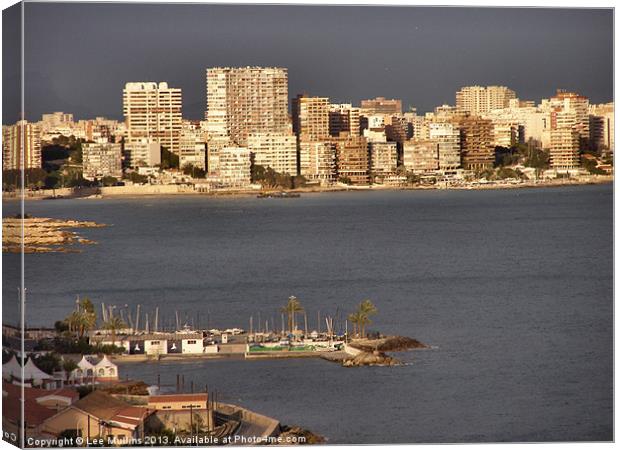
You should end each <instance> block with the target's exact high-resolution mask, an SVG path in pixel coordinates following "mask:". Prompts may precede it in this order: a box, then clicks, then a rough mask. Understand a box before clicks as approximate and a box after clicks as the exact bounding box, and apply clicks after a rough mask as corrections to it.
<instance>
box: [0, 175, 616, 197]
mask: <svg viewBox="0 0 620 450" xmlns="http://www.w3.org/2000/svg"><path fill="white" fill-rule="evenodd" d="M613 182H614V176H613V175H593V176H590V177H588V178H582V179H554V180H546V181H526V182H523V183H496V182H489V183H468V184H452V185H445V184H438V185H416V186H386V185H378V184H375V185H369V186H335V187H311V188H297V189H272V190H269V191H267V190H257V189H248V190H222V191H212V192H199V191H195V190H193V189H191V190H190V189H189V188H188V187H187V186H180V185H145V186H110V187H103V188H83V189H81V190H79V192H75V191H73V190H71V189H70V188H63V189H56V190H55V191H51V190H42V191H31V192H27V195H26V197H25V200H27V201H38V200H47V199H50V197H52V196H54V195H55V196H57V198H51V199H53V200H56V199H58V200H60V199H80V200H101V199H115V198H124V199H131V198H143V197H172V196H173V197H178V196H192V197H197V196H204V197H252V196H256V195H258V194H259V193H261V192H279V191H286V192H291V193H299V194H327V193H334V192H369V191H428V190H446V191H450V190H454V191H462V190H467V191H476V190H497V189H532V188H558V187H566V186H586V185H599V184H608V183H612V184H613ZM2 200H3V201H7V202H9V201H20V200H21V198H20V197H19V196H18V195H17V194H16V193H13V195H8V194H7V193H6V192H3V194H2Z"/></svg>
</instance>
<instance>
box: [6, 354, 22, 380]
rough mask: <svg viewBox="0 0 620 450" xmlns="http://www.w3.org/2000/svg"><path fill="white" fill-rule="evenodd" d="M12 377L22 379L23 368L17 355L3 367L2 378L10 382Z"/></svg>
mask: <svg viewBox="0 0 620 450" xmlns="http://www.w3.org/2000/svg"><path fill="white" fill-rule="evenodd" d="M12 377H15V378H19V379H21V377H22V366H21V365H20V364H19V362H18V361H17V358H16V357H15V355H13V357H12V358H11V359H10V360H9V361H8V362H7V363H6V364H3V365H2V378H3V379H5V380H10V379H11V378H12Z"/></svg>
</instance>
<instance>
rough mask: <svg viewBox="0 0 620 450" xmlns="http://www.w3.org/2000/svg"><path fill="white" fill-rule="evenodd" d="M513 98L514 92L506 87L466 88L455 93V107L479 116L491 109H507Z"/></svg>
mask: <svg viewBox="0 0 620 450" xmlns="http://www.w3.org/2000/svg"><path fill="white" fill-rule="evenodd" d="M514 98H516V94H515V92H514V91H513V90H511V89H508V88H507V87H506V86H486V87H484V86H466V87H463V88H461V89H460V90H459V91H458V92H457V93H456V107H457V109H459V110H461V111H467V112H470V113H471V114H473V115H481V114H485V113H488V112H489V111H491V110H492V109H500V108H507V107H508V106H509V104H510V100H512V99H514Z"/></svg>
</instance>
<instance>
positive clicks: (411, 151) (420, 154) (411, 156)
mask: <svg viewBox="0 0 620 450" xmlns="http://www.w3.org/2000/svg"><path fill="white" fill-rule="evenodd" d="M403 165H404V166H405V169H407V170H408V171H411V172H414V173H418V174H423V173H435V172H437V171H438V170H439V145H438V143H437V142H436V141H434V140H410V141H406V142H405V143H404V144H403Z"/></svg>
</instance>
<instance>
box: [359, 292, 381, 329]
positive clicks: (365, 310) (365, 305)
mask: <svg viewBox="0 0 620 450" xmlns="http://www.w3.org/2000/svg"><path fill="white" fill-rule="evenodd" d="M359 311H360V312H361V313H362V317H363V321H362V324H361V325H362V336H366V325H370V324H371V323H372V321H371V320H370V316H373V315H375V314H377V307H376V306H375V305H374V304H373V303H372V301H370V300H368V299H366V300H364V301H363V302H362V303H360V306H359Z"/></svg>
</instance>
